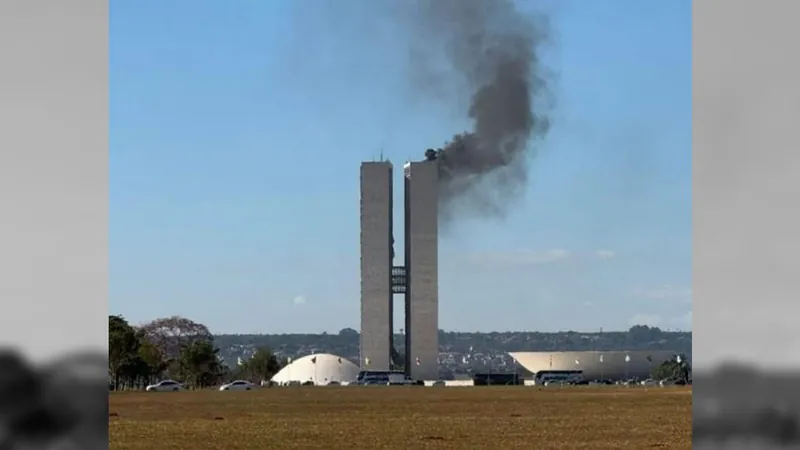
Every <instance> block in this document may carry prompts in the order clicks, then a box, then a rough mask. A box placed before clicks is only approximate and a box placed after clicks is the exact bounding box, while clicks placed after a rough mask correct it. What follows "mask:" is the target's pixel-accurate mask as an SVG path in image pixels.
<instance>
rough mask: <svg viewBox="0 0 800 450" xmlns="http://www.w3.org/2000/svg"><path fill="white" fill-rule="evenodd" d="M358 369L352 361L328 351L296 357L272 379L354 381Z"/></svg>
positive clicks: (288, 380) (284, 382)
mask: <svg viewBox="0 0 800 450" xmlns="http://www.w3.org/2000/svg"><path fill="white" fill-rule="evenodd" d="M359 371H360V369H359V368H358V366H357V365H355V364H353V362H351V361H348V360H347V359H345V358H342V357H340V356H336V355H331V354H329V353H318V354H315V355H307V356H303V357H302V358H298V359H296V360H294V361H292V362H291V363H289V364H288V365H287V366H286V367H284V368H283V369H281V370H280V371H279V372H278V373H276V374H275V376H273V377H272V381H273V382H275V383H278V384H286V383H290V382H298V383H305V382H307V381H311V382H313V383H314V384H315V385H318V386H324V385H327V384H329V383H331V382H336V383H343V382H355V381H356V378H357V377H358V372H359Z"/></svg>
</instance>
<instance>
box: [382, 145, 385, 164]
mask: <svg viewBox="0 0 800 450" xmlns="http://www.w3.org/2000/svg"><path fill="white" fill-rule="evenodd" d="M384 161H385V159H383V147H381V162H384Z"/></svg>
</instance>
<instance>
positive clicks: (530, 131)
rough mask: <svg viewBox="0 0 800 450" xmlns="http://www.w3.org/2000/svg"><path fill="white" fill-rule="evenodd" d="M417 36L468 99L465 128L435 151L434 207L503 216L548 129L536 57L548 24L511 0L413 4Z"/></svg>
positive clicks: (547, 102) (546, 93)
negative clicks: (438, 52) (436, 52)
mask: <svg viewBox="0 0 800 450" xmlns="http://www.w3.org/2000/svg"><path fill="white" fill-rule="evenodd" d="M416 6H417V7H418V8H419V9H418V11H417V14H418V15H417V16H416V17H417V18H418V19H420V22H419V24H421V25H423V27H421V28H424V31H422V37H423V38H424V41H425V45H427V46H429V48H435V49H443V51H444V60H445V61H446V62H447V65H448V66H449V69H452V70H451V71H450V73H452V74H453V75H456V76H457V77H456V78H459V79H451V80H445V81H448V82H452V84H453V85H463V87H464V88H465V89H466V92H467V94H468V96H469V97H470V102H469V108H468V110H467V111H465V112H466V115H467V117H468V118H469V119H470V120H471V121H472V129H471V130H469V131H465V132H463V133H460V134H457V135H455V136H454V137H453V138H452V140H451V141H450V142H448V143H447V144H445V146H444V147H443V148H441V149H438V150H433V151H432V149H430V150H429V151H427V152H426V155H425V157H426V159H436V160H437V161H438V165H439V174H440V204H441V208H442V213H443V215H444V216H445V219H447V218H449V217H450V216H452V215H453V214H457V213H463V212H466V211H465V209H468V210H471V211H472V212H477V213H478V214H481V215H491V216H503V215H505V214H506V212H507V210H508V208H509V207H510V206H511V205H512V203H513V202H514V201H515V200H517V199H519V197H520V195H521V194H522V193H523V190H524V188H525V186H526V185H527V181H528V164H529V159H530V157H531V156H533V155H535V152H536V142H535V141H536V140H538V139H541V138H544V137H545V136H546V134H547V132H548V129H549V117H548V115H549V111H550V109H551V106H552V100H553V99H552V96H551V91H550V87H551V83H550V81H549V74H548V71H547V69H546V68H545V67H544V66H543V64H542V60H541V57H540V53H541V48H542V44H544V43H546V42H548V36H549V32H548V27H547V25H548V24H547V21H546V20H545V18H544V17H542V16H533V15H529V14H524V13H522V12H520V11H519V10H518V9H517V8H516V6H515V5H514V3H513V1H511V0H420V2H419V3H418V4H417V5H416Z"/></svg>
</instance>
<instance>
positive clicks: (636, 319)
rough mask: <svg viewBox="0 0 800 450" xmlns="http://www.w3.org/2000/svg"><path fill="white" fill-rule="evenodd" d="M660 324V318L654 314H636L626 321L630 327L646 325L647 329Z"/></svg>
mask: <svg viewBox="0 0 800 450" xmlns="http://www.w3.org/2000/svg"><path fill="white" fill-rule="evenodd" d="M661 323H662V320H661V317H660V316H657V315H655V314H636V315H635V316H633V317H631V320H629V321H628V324H629V325H631V326H633V325H647V326H649V327H657V326H659V325H661Z"/></svg>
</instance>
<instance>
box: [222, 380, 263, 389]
mask: <svg viewBox="0 0 800 450" xmlns="http://www.w3.org/2000/svg"><path fill="white" fill-rule="evenodd" d="M255 387H256V385H255V384H253V383H251V382H249V381H245V380H236V381H231V382H230V383H227V384H223V385H222V386H220V387H219V390H220V391H249V390H251V389H255Z"/></svg>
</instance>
